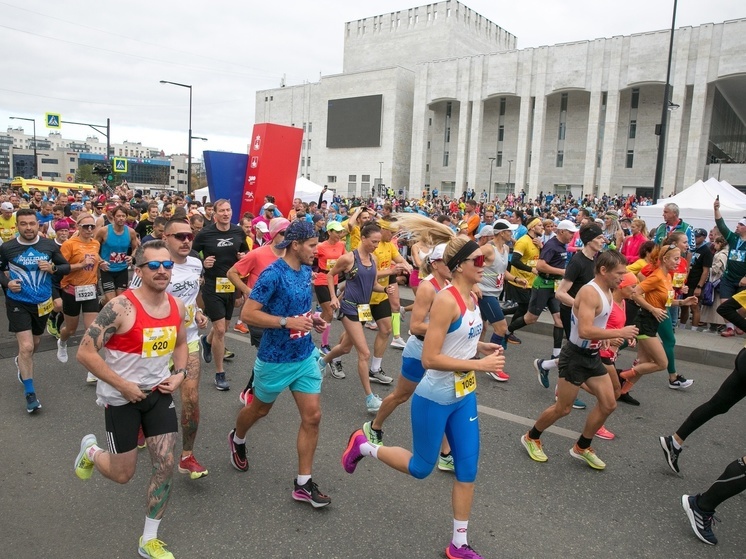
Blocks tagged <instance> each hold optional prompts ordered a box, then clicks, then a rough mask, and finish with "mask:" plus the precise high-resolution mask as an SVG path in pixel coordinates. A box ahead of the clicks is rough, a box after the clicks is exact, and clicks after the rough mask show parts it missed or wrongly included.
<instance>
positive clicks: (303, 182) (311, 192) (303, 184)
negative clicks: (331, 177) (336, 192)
mask: <svg viewBox="0 0 746 559" xmlns="http://www.w3.org/2000/svg"><path fill="white" fill-rule="evenodd" d="M322 190H324V187H323V186H319V185H318V184H316V183H314V182H311V181H310V180H308V179H307V178H305V177H298V179H297V180H296V181H295V194H294V195H293V198H300V199H301V200H303V201H304V202H306V203H309V202H318V201H319V195H320V194H321V191H322ZM332 197H333V193H332V191H331V190H327V191H326V193H325V194H324V200H326V201H327V202H328V203H329V204H331V203H332Z"/></svg>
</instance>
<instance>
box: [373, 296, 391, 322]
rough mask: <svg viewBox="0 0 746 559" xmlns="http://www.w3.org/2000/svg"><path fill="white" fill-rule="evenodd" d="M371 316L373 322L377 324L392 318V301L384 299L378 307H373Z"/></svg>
mask: <svg viewBox="0 0 746 559" xmlns="http://www.w3.org/2000/svg"><path fill="white" fill-rule="evenodd" d="M370 314H372V315H373V320H375V321H376V322H378V321H379V320H382V319H384V318H391V301H389V300H388V299H384V300H383V301H381V302H380V303H378V304H377V305H371V306H370Z"/></svg>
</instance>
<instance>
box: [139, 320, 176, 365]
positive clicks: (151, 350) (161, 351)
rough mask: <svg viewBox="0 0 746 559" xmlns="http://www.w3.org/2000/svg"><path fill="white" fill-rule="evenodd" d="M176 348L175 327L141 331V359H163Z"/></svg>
mask: <svg viewBox="0 0 746 559" xmlns="http://www.w3.org/2000/svg"><path fill="white" fill-rule="evenodd" d="M175 347H176V326H164V327H161V328H143V329H142V354H141V356H142V357H143V358H148V357H163V356H164V355H168V354H170V353H171V352H173V350H174V348H175Z"/></svg>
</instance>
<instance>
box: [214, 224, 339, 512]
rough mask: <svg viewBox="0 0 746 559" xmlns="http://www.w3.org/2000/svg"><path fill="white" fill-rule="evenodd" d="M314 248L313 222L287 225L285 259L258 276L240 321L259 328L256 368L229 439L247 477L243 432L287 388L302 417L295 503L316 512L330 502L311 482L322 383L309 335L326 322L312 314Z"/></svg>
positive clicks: (236, 462) (236, 461)
mask: <svg viewBox="0 0 746 559" xmlns="http://www.w3.org/2000/svg"><path fill="white" fill-rule="evenodd" d="M317 244H318V238H317V236H316V231H315V228H314V226H313V224H312V223H310V222H307V221H294V222H293V223H291V224H290V226H289V227H288V228H287V229H286V230H285V240H284V241H282V242H281V243H279V244H278V245H277V248H279V249H287V250H285V256H284V257H282V258H280V259H278V260H276V261H275V262H273V263H272V264H270V265H269V266H268V267H267V268H266V269H265V270H264V271H263V272H262V273H261V275H260V276H259V278H258V279H257V281H256V283H255V284H254V288H253V289H252V291H251V295H250V296H249V298H248V299H247V301H246V303H245V304H244V307H243V310H242V311H241V320H242V321H243V322H245V323H246V324H248V325H250V326H256V327H259V328H263V329H264V336H263V337H262V341H261V343H260V345H259V352H258V353H257V358H256V362H255V364H254V374H255V378H254V399H253V400H252V402H251V404H249V405H248V406H246V407H244V408H243V409H242V410H241V411H240V413H239V414H238V418H237V419H236V427H235V429H233V430H232V431H231V432H230V434H229V435H228V443H229V445H230V448H231V464H232V465H233V467H235V468H236V469H237V470H240V471H242V472H245V471H246V470H248V469H249V463H248V460H247V459H246V433H247V432H248V430H249V429H251V427H252V426H253V425H254V423H256V422H257V421H258V420H259V419H260V418H262V417H264V416H265V415H267V414H268V413H269V410H271V409H272V405H273V404H274V402H275V400H276V399H277V397H278V396H279V395H280V393H281V392H283V391H284V390H285V389H286V388H289V389H290V391H291V392H292V393H293V398H294V399H295V402H296V404H297V406H298V411H299V412H300V417H301V423H300V432H299V433H298V476H297V478H296V479H295V482H294V483H295V490H294V491H293V499H295V500H296V501H305V502H308V503H310V504H311V505H313V507H314V508H318V507H324V506H326V505H328V504H329V503H331V499H330V498H329V497H327V496H326V495H324V494H323V493H321V491H319V488H318V486H317V485H316V483H314V482H313V481H312V479H311V467H312V466H313V455H314V453H315V451H316V444H317V442H318V439H319V423H320V421H321V380H322V376H321V369H320V368H319V366H318V365H317V360H318V358H319V357H320V355H319V352H318V350H317V349H316V346H314V343H313V340H312V338H311V330H316V331H317V332H322V331H323V330H324V328H326V322H325V321H324V320H323V319H322V318H320V317H319V316H317V315H316V316H315V315H313V314H312V311H311V309H312V295H311V265H312V264H313V259H314V254H315V252H316V246H317Z"/></svg>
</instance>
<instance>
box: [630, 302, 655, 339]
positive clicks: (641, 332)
mask: <svg viewBox="0 0 746 559" xmlns="http://www.w3.org/2000/svg"><path fill="white" fill-rule="evenodd" d="M635 326H637V330H638V333H637V338H638V339H640V338H643V339H644V338H654V337H656V336H657V335H658V319H657V318H655V317H654V316H653V315H652V314H651V313H650V311H648V310H647V309H640V312H639V313H637V317H635Z"/></svg>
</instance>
